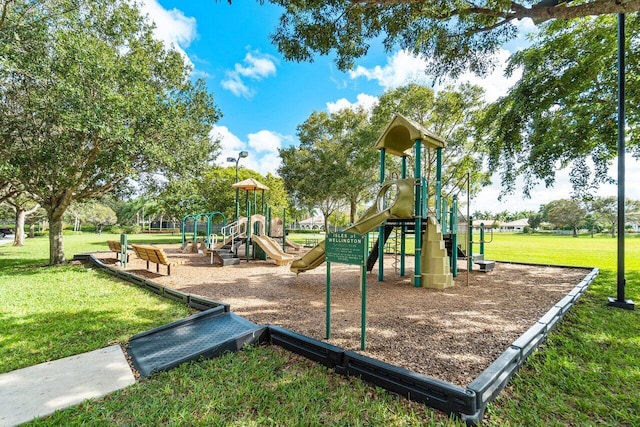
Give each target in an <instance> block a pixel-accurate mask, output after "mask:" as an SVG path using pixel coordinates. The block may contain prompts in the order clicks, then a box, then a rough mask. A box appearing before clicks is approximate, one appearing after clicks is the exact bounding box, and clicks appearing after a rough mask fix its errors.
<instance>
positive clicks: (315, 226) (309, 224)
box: [298, 215, 324, 230]
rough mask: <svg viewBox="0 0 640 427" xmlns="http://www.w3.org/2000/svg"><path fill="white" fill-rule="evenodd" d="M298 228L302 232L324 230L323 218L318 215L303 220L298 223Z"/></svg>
mask: <svg viewBox="0 0 640 427" xmlns="http://www.w3.org/2000/svg"><path fill="white" fill-rule="evenodd" d="M298 227H300V228H301V229H302V230H322V229H323V228H324V217H323V216H321V215H320V216H314V217H310V218H307V219H303V220H302V221H299V222H298Z"/></svg>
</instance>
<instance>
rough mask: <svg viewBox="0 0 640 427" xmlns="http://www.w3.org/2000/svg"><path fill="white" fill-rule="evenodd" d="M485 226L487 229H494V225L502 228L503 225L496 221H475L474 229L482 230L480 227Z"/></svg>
mask: <svg viewBox="0 0 640 427" xmlns="http://www.w3.org/2000/svg"><path fill="white" fill-rule="evenodd" d="M483 224H484V228H485V229H489V228H492V226H493V224H498V226H500V225H501V224H502V223H501V222H500V221H496V220H495V219H474V220H473V229H474V230H480V226H482V225H483Z"/></svg>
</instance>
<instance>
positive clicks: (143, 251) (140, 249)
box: [131, 245, 184, 276]
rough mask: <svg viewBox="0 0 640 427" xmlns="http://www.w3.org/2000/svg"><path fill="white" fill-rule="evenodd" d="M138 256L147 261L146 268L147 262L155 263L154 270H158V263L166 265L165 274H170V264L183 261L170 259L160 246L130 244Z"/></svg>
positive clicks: (182, 262) (178, 263) (177, 263)
mask: <svg viewBox="0 0 640 427" xmlns="http://www.w3.org/2000/svg"><path fill="white" fill-rule="evenodd" d="M131 246H132V247H133V250H134V251H135V253H136V255H137V256H138V258H140V259H142V260H144V261H147V270H148V269H149V262H152V263H154V264H156V272H159V271H160V264H162V265H166V266H167V275H168V276H170V275H171V266H172V265H180V264H184V261H170V260H169V259H168V258H167V254H166V253H165V252H164V250H163V249H162V248H156V247H153V246H146V245H131Z"/></svg>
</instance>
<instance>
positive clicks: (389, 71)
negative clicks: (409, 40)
mask: <svg viewBox="0 0 640 427" xmlns="http://www.w3.org/2000/svg"><path fill="white" fill-rule="evenodd" d="M426 63H427V61H426V60H425V58H423V57H421V56H414V55H412V54H411V53H409V52H407V51H406V50H400V51H398V52H396V53H394V54H393V56H392V57H390V58H387V64H386V65H385V66H384V67H381V66H379V65H376V66H375V67H373V68H365V67H363V66H361V65H359V66H357V67H356V69H355V70H353V71H350V72H349V77H351V78H352V79H357V78H359V77H364V78H366V79H367V80H376V81H377V82H378V84H379V85H380V86H382V87H383V88H385V90H386V89H394V88H397V87H400V86H403V85H406V84H408V83H417V84H422V85H430V84H431V82H432V81H431V79H429V78H428V76H427V75H426V74H425V72H424V70H425V67H426Z"/></svg>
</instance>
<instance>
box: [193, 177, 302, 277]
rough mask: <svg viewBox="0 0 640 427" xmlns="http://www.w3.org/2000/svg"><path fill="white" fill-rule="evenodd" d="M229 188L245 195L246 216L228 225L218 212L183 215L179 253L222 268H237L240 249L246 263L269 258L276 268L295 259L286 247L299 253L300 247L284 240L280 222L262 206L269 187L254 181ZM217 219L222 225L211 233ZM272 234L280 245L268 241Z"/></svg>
mask: <svg viewBox="0 0 640 427" xmlns="http://www.w3.org/2000/svg"><path fill="white" fill-rule="evenodd" d="M232 187H233V188H235V189H236V190H237V191H239V190H244V191H245V207H246V216H241V217H238V218H236V220H235V221H234V222H232V223H230V224H227V223H226V218H225V216H224V215H223V214H222V213H221V212H217V211H216V212H210V213H201V214H192V215H186V216H185V217H184V218H183V219H182V250H183V251H186V252H191V253H199V252H202V253H203V254H205V255H209V256H210V257H211V264H214V262H215V263H216V264H218V265H222V266H227V265H234V264H238V263H239V262H240V254H239V252H240V251H239V249H243V251H244V254H243V255H244V258H245V259H246V261H247V262H249V260H250V259H251V258H256V259H263V260H266V259H267V258H270V259H272V260H274V261H275V263H276V264H277V265H286V264H289V263H290V262H291V261H292V260H293V259H294V258H295V257H294V256H293V255H290V254H287V252H286V247H287V246H289V247H292V248H294V249H295V250H299V249H300V245H297V244H296V243H294V242H292V241H290V240H289V239H287V237H286V231H285V229H284V220H283V219H279V218H271V208H270V207H269V206H267V204H266V203H265V197H264V192H265V191H267V190H269V187H267V186H266V185H264V184H262V183H260V182H258V181H257V180H255V179H253V178H249V179H246V180H243V181H240V182H237V183H235V184H233V185H232ZM258 190H259V191H260V192H261V194H262V197H261V203H260V204H258V200H257V191H258ZM250 192H253V202H251V200H250V199H249V193H250ZM258 212H260V213H258ZM216 215H219V216H220V217H221V218H222V221H221V224H220V225H219V226H218V229H217V230H216V231H217V232H215V233H214V232H213V231H214V228H213V220H214V218H215V217H216ZM201 218H205V219H206V234H205V236H204V238H203V239H202V240H199V239H198V221H199V220H200V219H201ZM188 221H193V238H192V240H189V239H187V238H186V225H187V223H188ZM272 230H273V231H272ZM272 232H273V233H276V234H277V233H280V234H281V235H280V236H278V237H280V238H281V239H282V244H280V243H278V242H276V241H275V240H274V239H273V238H272V237H271V236H272V235H273V234H272Z"/></svg>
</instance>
